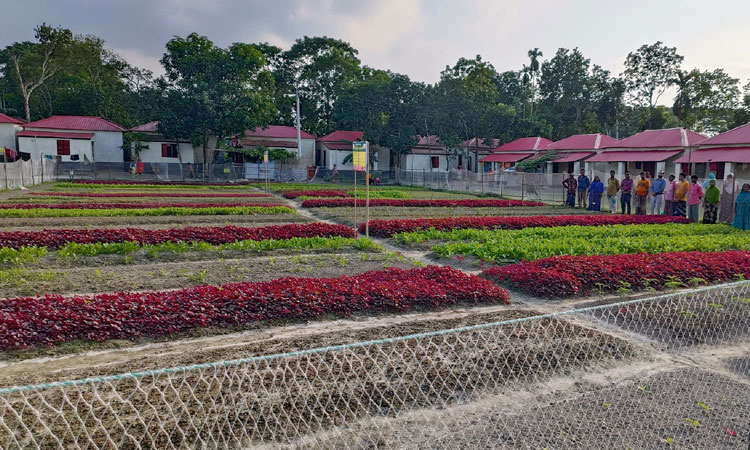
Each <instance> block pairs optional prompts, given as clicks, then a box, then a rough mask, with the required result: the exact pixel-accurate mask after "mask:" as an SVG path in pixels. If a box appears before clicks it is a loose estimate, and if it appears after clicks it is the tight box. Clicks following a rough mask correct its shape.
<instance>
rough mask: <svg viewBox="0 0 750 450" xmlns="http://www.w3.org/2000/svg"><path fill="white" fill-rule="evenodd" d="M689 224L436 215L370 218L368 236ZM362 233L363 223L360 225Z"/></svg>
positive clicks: (664, 219) (666, 219) (652, 219)
mask: <svg viewBox="0 0 750 450" xmlns="http://www.w3.org/2000/svg"><path fill="white" fill-rule="evenodd" d="M670 222H674V223H690V220H688V219H686V218H685V217H674V216H623V215H596V216H594V215H591V216H586V215H575V216H573V215H571V216H511V217H506V216H499V217H487V216H485V217H481V216H480V217H477V216H468V217H438V218H430V219H394V220H385V219H376V220H371V221H370V235H372V236H376V237H391V236H393V235H394V234H397V233H409V232H413V231H422V230H430V229H435V230H439V231H451V230H461V229H468V228H474V229H482V230H518V229H521V228H534V227H560V226H566V225H583V226H601V225H620V224H623V225H626V224H660V223H670ZM359 232H360V233H364V232H365V224H364V223H363V224H362V225H360V228H359Z"/></svg>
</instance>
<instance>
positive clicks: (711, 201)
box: [703, 180, 721, 223]
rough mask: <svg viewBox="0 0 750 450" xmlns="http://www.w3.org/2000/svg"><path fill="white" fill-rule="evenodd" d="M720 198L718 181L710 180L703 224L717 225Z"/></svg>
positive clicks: (705, 198)
mask: <svg viewBox="0 0 750 450" xmlns="http://www.w3.org/2000/svg"><path fill="white" fill-rule="evenodd" d="M720 198H721V191H720V190H719V188H717V187H716V180H709V182H708V189H706V196H705V197H704V198H703V223H716V217H717V216H718V211H719V199H720Z"/></svg>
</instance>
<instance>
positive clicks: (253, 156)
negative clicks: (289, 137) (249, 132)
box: [231, 145, 297, 163]
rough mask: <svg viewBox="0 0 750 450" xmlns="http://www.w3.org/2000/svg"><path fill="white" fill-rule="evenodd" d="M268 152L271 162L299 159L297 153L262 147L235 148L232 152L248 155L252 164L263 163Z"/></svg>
mask: <svg viewBox="0 0 750 450" xmlns="http://www.w3.org/2000/svg"><path fill="white" fill-rule="evenodd" d="M266 150H267V151H268V160H269V161H281V162H283V161H288V160H290V159H294V158H296V157H297V154H296V153H293V152H288V151H286V150H284V149H283V148H268V147H265V146H262V145H259V146H257V147H253V148H233V149H231V151H233V152H235V153H242V154H243V155H246V156H247V157H248V159H249V160H250V162H252V163H262V162H263V154H264V153H265V152H266Z"/></svg>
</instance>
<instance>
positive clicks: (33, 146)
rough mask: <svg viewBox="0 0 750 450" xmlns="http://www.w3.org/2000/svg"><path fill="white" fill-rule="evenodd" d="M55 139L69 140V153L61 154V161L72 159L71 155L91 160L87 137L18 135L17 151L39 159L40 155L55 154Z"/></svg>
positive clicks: (80, 159) (82, 159) (81, 159)
mask: <svg viewBox="0 0 750 450" xmlns="http://www.w3.org/2000/svg"><path fill="white" fill-rule="evenodd" d="M57 141H70V155H61V156H60V159H61V160H62V161H63V162H67V161H73V160H72V159H70V157H71V156H73V155H78V158H79V159H78V161H84V155H85V158H88V160H89V161H92V160H93V159H92V158H93V156H92V151H91V144H92V142H91V141H90V140H88V139H58V138H48V137H37V138H34V137H25V136H22V137H19V138H18V147H19V151H21V152H24V153H28V154H30V155H31V159H40V158H41V157H42V155H52V156H53V157H56V156H57Z"/></svg>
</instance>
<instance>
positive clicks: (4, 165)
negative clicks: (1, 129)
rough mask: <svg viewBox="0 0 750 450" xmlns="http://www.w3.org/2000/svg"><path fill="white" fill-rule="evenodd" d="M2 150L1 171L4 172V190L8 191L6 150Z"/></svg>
mask: <svg viewBox="0 0 750 450" xmlns="http://www.w3.org/2000/svg"><path fill="white" fill-rule="evenodd" d="M2 150H3V171H4V172H5V190H6V191H7V190H8V150H9V149H7V148H4V149H2Z"/></svg>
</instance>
